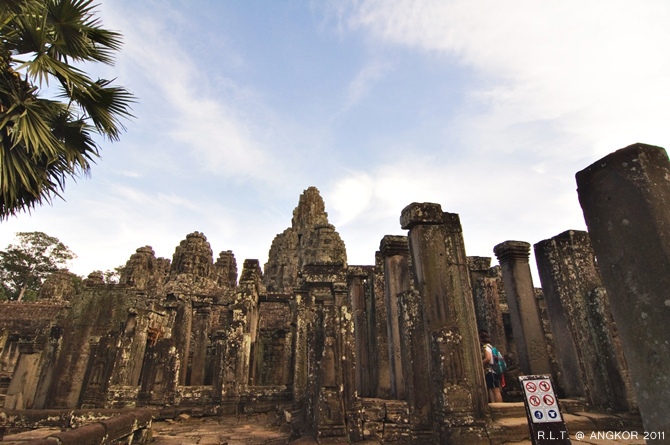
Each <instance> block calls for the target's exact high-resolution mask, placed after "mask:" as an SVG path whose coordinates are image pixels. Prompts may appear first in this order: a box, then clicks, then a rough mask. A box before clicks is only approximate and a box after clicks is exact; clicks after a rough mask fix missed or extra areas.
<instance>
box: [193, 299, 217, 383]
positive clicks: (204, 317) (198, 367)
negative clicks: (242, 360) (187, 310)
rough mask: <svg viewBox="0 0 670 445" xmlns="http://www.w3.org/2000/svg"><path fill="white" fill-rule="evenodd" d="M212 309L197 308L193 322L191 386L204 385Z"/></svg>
mask: <svg viewBox="0 0 670 445" xmlns="http://www.w3.org/2000/svg"><path fill="white" fill-rule="evenodd" d="M211 314H212V309H211V307H210V306H209V305H206V306H197V307H196V308H195V317H194V320H193V333H194V334H195V341H194V345H193V348H192V349H193V359H192V360H191V379H190V382H189V383H190V385H191V386H201V385H204V384H205V370H206V366H207V346H209V329H210V317H211Z"/></svg>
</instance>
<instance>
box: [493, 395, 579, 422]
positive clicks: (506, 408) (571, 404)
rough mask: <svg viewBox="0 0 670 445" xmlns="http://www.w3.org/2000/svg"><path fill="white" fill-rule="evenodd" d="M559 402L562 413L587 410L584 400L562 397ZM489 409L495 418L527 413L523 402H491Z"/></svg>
mask: <svg viewBox="0 0 670 445" xmlns="http://www.w3.org/2000/svg"><path fill="white" fill-rule="evenodd" d="M558 403H559V405H560V406H561V412H562V413H568V414H575V413H579V412H584V411H586V408H585V406H584V402H583V401H581V400H578V399H560V400H559V401H558ZM489 409H490V411H491V418H492V419H493V420H498V419H505V418H508V417H519V416H524V417H525V415H526V408H525V407H524V406H523V402H511V403H510V402H504V403H489Z"/></svg>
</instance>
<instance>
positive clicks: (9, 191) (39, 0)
mask: <svg viewBox="0 0 670 445" xmlns="http://www.w3.org/2000/svg"><path fill="white" fill-rule="evenodd" d="M0 3H1V4H0V137H1V138H2V141H1V144H0V220H2V219H4V218H7V217H8V216H10V215H14V214H16V213H17V212H19V211H25V210H30V209H32V208H34V207H35V206H36V205H37V204H42V203H43V202H44V201H46V202H51V200H52V198H53V197H54V196H58V197H60V196H61V195H60V192H62V191H63V189H64V186H65V180H66V179H67V178H68V177H77V176H79V175H81V174H88V173H89V172H90V168H91V163H92V162H93V160H94V158H96V157H98V156H99V154H98V153H99V150H98V148H99V147H98V145H97V143H96V142H95V141H94V139H93V136H94V135H95V134H99V135H102V136H103V137H104V138H107V139H109V140H110V141H117V140H118V139H119V135H120V133H121V131H123V130H125V127H124V126H123V125H122V122H121V119H124V118H125V119H127V118H131V117H132V114H131V113H130V105H131V104H132V103H133V102H134V101H135V98H134V96H133V95H132V94H131V93H130V92H128V91H127V90H126V89H125V88H122V87H118V86H113V85H111V81H109V80H105V79H98V80H95V81H94V80H92V79H91V78H89V77H88V76H87V74H86V73H85V72H83V71H82V70H81V69H80V68H78V67H77V66H76V65H79V66H81V64H83V63H91V62H93V63H95V62H100V63H104V64H107V65H113V63H114V58H113V55H114V53H115V52H116V51H118V50H119V49H120V47H121V38H122V36H121V34H119V33H117V32H114V31H109V30H106V29H103V28H102V27H101V22H100V20H99V19H98V18H96V17H95V15H94V9H95V7H96V6H97V5H94V4H92V0H2V2H0ZM50 81H51V82H52V84H55V86H56V88H57V90H58V95H57V96H56V99H57V100H53V99H47V98H44V97H43V96H44V94H42V97H40V93H41V92H40V89H39V88H40V87H49V85H50V84H49V82H50Z"/></svg>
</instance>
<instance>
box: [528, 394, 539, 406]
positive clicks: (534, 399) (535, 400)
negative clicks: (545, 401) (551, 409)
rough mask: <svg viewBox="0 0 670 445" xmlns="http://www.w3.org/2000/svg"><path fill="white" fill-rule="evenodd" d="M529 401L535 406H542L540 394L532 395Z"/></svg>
mask: <svg viewBox="0 0 670 445" xmlns="http://www.w3.org/2000/svg"><path fill="white" fill-rule="evenodd" d="M528 402H529V403H530V404H531V405H533V406H540V398H539V397H538V396H530V397H529V398H528Z"/></svg>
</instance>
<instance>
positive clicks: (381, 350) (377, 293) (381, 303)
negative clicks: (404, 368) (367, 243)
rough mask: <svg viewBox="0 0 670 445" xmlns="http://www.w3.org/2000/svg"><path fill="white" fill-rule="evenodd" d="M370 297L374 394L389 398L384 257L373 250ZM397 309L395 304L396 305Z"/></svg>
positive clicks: (389, 364)
mask: <svg viewBox="0 0 670 445" xmlns="http://www.w3.org/2000/svg"><path fill="white" fill-rule="evenodd" d="M372 280H373V282H372V298H373V300H374V309H375V316H374V321H375V324H374V330H375V332H374V335H375V339H376V343H377V347H376V348H375V354H376V372H375V373H374V376H375V377H376V381H375V385H374V390H375V394H374V396H375V397H377V398H380V399H390V398H391V394H392V392H391V362H390V354H389V327H388V324H389V319H388V309H387V307H386V301H385V297H384V295H385V294H386V292H385V288H386V286H385V285H384V280H385V277H384V259H383V258H382V254H381V252H375V269H374V274H373V276H372ZM396 310H397V306H396Z"/></svg>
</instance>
